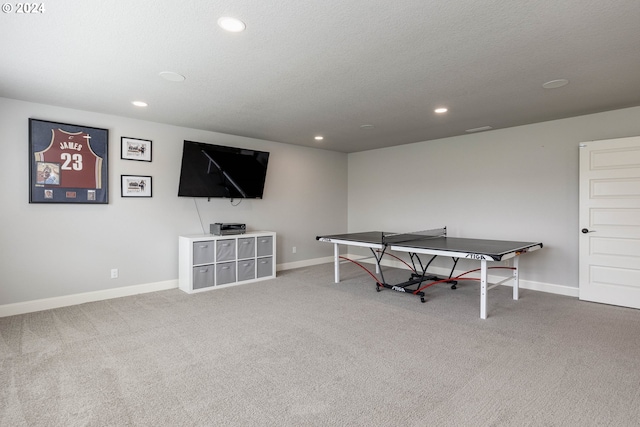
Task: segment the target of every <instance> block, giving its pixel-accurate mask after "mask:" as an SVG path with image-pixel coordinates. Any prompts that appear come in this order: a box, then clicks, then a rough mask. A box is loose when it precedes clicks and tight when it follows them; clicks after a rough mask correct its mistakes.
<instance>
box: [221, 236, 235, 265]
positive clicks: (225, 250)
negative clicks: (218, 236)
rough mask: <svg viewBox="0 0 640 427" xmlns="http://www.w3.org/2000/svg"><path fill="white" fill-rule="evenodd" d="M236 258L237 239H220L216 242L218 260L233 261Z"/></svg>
mask: <svg viewBox="0 0 640 427" xmlns="http://www.w3.org/2000/svg"><path fill="white" fill-rule="evenodd" d="M234 259H236V241H235V239H229V240H226V239H225V240H218V241H217V242H216V261H217V262H220V261H233V260H234Z"/></svg>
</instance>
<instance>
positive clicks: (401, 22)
mask: <svg viewBox="0 0 640 427" xmlns="http://www.w3.org/2000/svg"><path fill="white" fill-rule="evenodd" d="M8 4H9V5H12V9H13V11H12V12H9V13H1V14H0V52H1V59H0V96H2V97H7V98H14V99H21V100H25V101H33V102H38V103H44V104H51V105H60V106H65V107H69V108H74V109H81V110H88V111H95V112H102V113H108V114H115V115H119V116H125V117H132V118H137V119H142V120H150V121H154V122H161V123H168V124H174V125H178V126H186V127H190V128H196V129H205V130H210V131H215V132H223V133H229V134H235V135H242V136H248V137H253V138H259V139H266V140H271V141H278V142H284V143H290V144H297V145H304V146H311V147H319V148H324V149H329V150H336V151H343V152H356V151H362V150H367V149H373V148H380V147H387V146H394V145H400V144H407V143H412V142H418V141H427V140H431V139H435V138H442V137H447V136H453V135H462V134H465V133H466V132H465V131H466V130H467V129H471V128H477V127H481V126H492V127H493V128H494V129H499V128H505V127H510V126H517V125H522V124H527V123H535V122H541V121H546V120H552V119H559V118H565V117H571V116H577V115H583V114H589V113H594V112H599V111H606V110H613V109H618V108H625V107H631V106H637V105H640V1H638V0H608V1H603V0H562V1H558V0H536V1H530V0H512V1H508V0H493V1H491V0H482V1H478V0H449V1H446V2H445V1H435V0H396V1H393V2H390V1H388V0H348V1H345V0H322V1H320V0H317V1H300V0H295V1H294V0H289V1H286V0H273V1H265V0H221V1H218V0H208V1H205V0H191V1H182V2H177V1H168V0H154V1H151V0H140V1H124V0H101V1H100V2H94V1H84V2H82V1H77V0H73V1H72V0H55V1H50V2H44V3H42V4H43V5H44V8H45V10H44V12H43V13H34V14H19V13H16V10H15V9H16V5H17V3H8ZM5 7H6V6H5ZM223 15H228V16H234V17H237V18H240V19H242V20H243V21H244V22H245V23H246V24H247V29H246V31H244V32H243V33H239V34H232V33H227V32H224V31H223V30H221V29H220V28H219V27H218V26H217V25H216V21H217V19H218V18H219V17H220V16H223ZM162 71H174V72H177V73H180V74H182V75H184V76H185V77H186V80H185V81H184V82H180V83H177V82H171V81H167V80H165V79H163V78H161V77H160V76H159V73H160V72H162ZM560 78H566V79H568V80H569V81H570V83H569V84H568V85H567V86H564V87H562V88H558V89H553V90H547V89H543V88H542V84H543V83H544V82H546V81H549V80H554V79H560ZM134 100H143V101H146V102H147V103H148V104H149V106H148V107H147V108H145V109H140V108H136V107H133V106H132V105H131V101H134ZM439 106H446V107H448V108H449V112H448V113H447V114H445V115H436V114H434V113H433V110H434V109H435V108H436V107H439ZM44 119H47V118H44ZM365 124H366V125H373V128H372V129H368V130H363V129H361V125H365ZM104 126H105V127H108V123H105V124H104ZM318 134H320V135H323V136H324V138H325V139H324V140H323V141H322V142H316V141H314V136H315V135H318ZM138 136H139V137H144V135H138ZM206 142H214V143H215V141H206Z"/></svg>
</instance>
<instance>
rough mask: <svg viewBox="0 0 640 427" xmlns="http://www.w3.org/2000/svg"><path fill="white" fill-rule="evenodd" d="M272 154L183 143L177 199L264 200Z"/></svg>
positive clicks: (192, 142)
mask: <svg viewBox="0 0 640 427" xmlns="http://www.w3.org/2000/svg"><path fill="white" fill-rule="evenodd" d="M268 162H269V153H268V152H265V151H257V150H248V149H244V148H237V147H225V146H222V145H213V144H205V143H203V142H194V141H184V146H183V149H182V167H181V169H180V183H179V186H178V196H180V197H207V198H211V197H223V198H230V199H261V198H262V194H263V192H264V183H265V179H266V176H267V163H268Z"/></svg>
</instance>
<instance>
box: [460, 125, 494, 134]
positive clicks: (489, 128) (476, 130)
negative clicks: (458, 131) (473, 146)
mask: <svg viewBox="0 0 640 427" xmlns="http://www.w3.org/2000/svg"><path fill="white" fill-rule="evenodd" d="M491 129H493V128H492V127H491V126H481V127H479V128H473V129H467V130H466V131H465V132H469V133H471V132H482V131H483V130H491Z"/></svg>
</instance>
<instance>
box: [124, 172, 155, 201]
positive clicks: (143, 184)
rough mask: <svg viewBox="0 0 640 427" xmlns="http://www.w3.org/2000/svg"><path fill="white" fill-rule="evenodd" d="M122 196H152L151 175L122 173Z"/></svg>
mask: <svg viewBox="0 0 640 427" xmlns="http://www.w3.org/2000/svg"><path fill="white" fill-rule="evenodd" d="M121 177H122V197H151V177H150V176H141V175H121Z"/></svg>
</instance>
